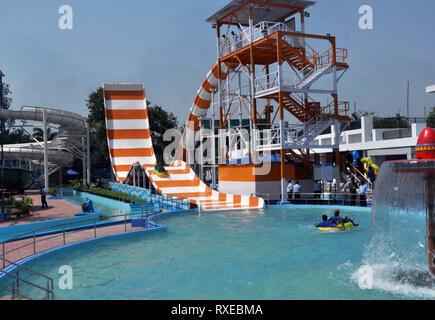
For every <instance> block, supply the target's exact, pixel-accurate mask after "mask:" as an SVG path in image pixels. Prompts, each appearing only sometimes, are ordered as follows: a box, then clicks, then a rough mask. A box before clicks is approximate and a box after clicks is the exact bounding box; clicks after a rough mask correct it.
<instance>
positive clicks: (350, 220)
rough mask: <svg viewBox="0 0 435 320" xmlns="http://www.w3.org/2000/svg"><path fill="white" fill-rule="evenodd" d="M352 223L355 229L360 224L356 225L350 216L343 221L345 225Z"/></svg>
mask: <svg viewBox="0 0 435 320" xmlns="http://www.w3.org/2000/svg"><path fill="white" fill-rule="evenodd" d="M349 222H350V223H352V224H353V225H354V227H358V226H359V224H357V223H355V222H354V221H353V220H352V219H350V218H349V217H348V216H346V217H345V218H344V219H343V224H345V223H349Z"/></svg>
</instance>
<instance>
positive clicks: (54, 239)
mask: <svg viewBox="0 0 435 320" xmlns="http://www.w3.org/2000/svg"><path fill="white" fill-rule="evenodd" d="M145 229H146V228H144V227H139V228H134V227H132V226H131V223H127V224H120V225H112V226H106V227H99V228H96V229H87V230H78V231H69V232H66V233H65V240H64V237H63V233H58V234H54V235H47V236H41V237H37V238H36V242H35V246H34V239H33V238H30V239H24V240H18V241H14V242H10V243H6V244H5V249H4V250H5V252H6V259H7V260H9V261H13V262H16V261H19V260H21V259H24V258H27V257H30V256H32V255H35V254H37V253H40V252H43V251H46V250H50V249H53V248H57V247H62V246H64V245H68V244H72V243H77V242H80V241H83V240H89V239H96V238H101V237H105V236H109V235H115V234H122V233H130V232H134V231H140V230H145ZM95 230H96V234H95ZM0 252H1V254H2V255H3V248H0ZM0 263H1V264H3V263H2V261H0ZM8 265H9V263H6V264H5V267H7V266H8ZM1 268H3V265H1V267H0V269H1Z"/></svg>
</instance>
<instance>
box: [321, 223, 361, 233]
mask: <svg viewBox="0 0 435 320" xmlns="http://www.w3.org/2000/svg"><path fill="white" fill-rule="evenodd" d="M353 228H354V225H353V223H352V222H347V223H345V224H344V226H343V225H338V226H336V227H335V228H317V230H319V231H325V232H331V231H344V230H350V229H353Z"/></svg>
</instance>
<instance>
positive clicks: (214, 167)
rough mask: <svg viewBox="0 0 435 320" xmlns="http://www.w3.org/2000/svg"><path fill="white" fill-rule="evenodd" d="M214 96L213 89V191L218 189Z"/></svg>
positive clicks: (211, 126) (213, 91) (211, 125)
mask: <svg viewBox="0 0 435 320" xmlns="http://www.w3.org/2000/svg"><path fill="white" fill-rule="evenodd" d="M214 94H215V90H214V89H212V92H211V106H212V114H211V124H210V128H211V131H212V137H213V138H212V140H211V155H212V156H211V157H212V163H211V164H212V185H213V189H216V165H217V164H216V138H215V130H216V128H215V125H214V121H215V116H216V114H215V108H214Z"/></svg>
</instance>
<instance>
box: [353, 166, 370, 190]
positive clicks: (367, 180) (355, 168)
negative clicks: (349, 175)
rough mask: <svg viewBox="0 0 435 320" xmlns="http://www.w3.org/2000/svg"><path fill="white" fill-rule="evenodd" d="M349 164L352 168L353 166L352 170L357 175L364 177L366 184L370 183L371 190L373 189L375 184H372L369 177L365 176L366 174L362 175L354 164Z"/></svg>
mask: <svg viewBox="0 0 435 320" xmlns="http://www.w3.org/2000/svg"><path fill="white" fill-rule="evenodd" d="M348 164H350V166H351V167H352V168H353V169H354V170H355V171H356V172H357V173H359V175H360V176H361V177H363V178H364V180H365V181H366V182H368V183H369V186H370V187H371V188H373V183H372V182H371V181H370V180H369V179H367V177H366V176H365V174H362V173H361V172H360V171H359V170H358V168H357V167H355V166H354V164H353V163H350V162H348Z"/></svg>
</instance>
